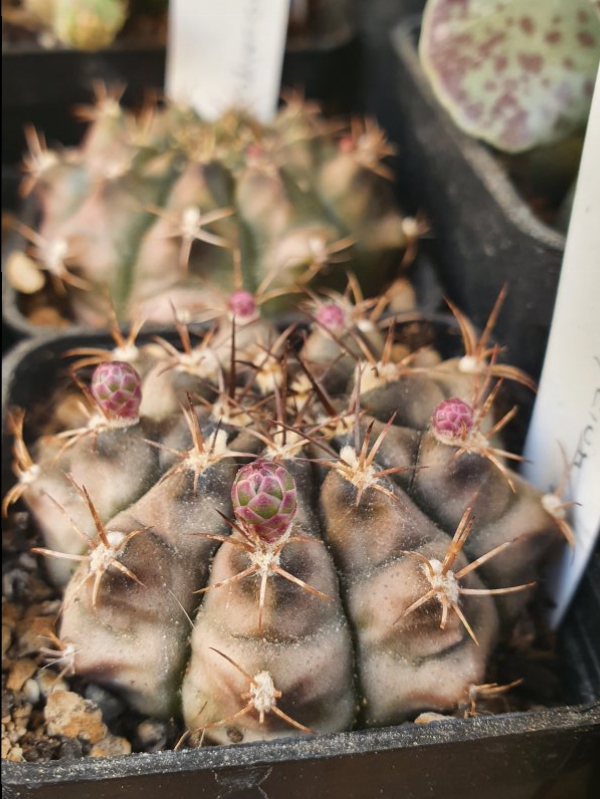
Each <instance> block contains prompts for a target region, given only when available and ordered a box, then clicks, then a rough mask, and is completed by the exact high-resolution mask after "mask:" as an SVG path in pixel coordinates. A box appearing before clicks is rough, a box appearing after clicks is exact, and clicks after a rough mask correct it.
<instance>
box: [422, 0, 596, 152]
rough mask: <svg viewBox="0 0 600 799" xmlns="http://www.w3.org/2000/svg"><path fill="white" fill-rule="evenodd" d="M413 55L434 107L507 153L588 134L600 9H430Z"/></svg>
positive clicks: (462, 4)
mask: <svg viewBox="0 0 600 799" xmlns="http://www.w3.org/2000/svg"><path fill="white" fill-rule="evenodd" d="M419 54H420V57H421V62H422V64H423V68H424V70H425V72H426V74H427V76H428V78H429V81H430V83H431V86H432V88H433V90H434V92H435V93H436V95H437V97H438V99H439V101H440V102H441V103H442V105H444V107H445V108H446V109H447V111H448V112H449V113H450V115H451V116H452V118H453V119H454V121H455V123H456V124H457V125H458V126H459V127H460V128H462V129H463V130H464V131H466V132H467V133H469V134H470V135H472V136H476V137H477V138H480V139H483V140H485V141H487V142H489V143H490V144H492V145H493V146H495V147H497V148H498V149H500V150H504V151H506V152H522V151H525V150H528V149H530V148H532V147H535V146H537V145H540V144H549V143H551V142H555V141H559V140H560V139H562V138H564V137H565V136H567V135H568V134H569V133H571V132H573V131H575V130H577V129H578V128H580V127H583V126H584V125H585V122H586V120H587V116H588V113H589V108H590V103H591V99H592V93H593V90H594V82H595V78H596V73H597V70H598V62H599V60H600V0H428V3H427V6H426V8H425V13H424V16H423V25H422V32H421V39H420V42H419Z"/></svg>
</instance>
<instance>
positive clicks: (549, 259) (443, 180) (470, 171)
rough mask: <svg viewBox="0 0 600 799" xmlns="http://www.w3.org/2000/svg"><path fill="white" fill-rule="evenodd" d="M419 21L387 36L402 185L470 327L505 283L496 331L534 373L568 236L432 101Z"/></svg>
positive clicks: (537, 369)
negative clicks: (426, 221) (427, 224)
mask: <svg viewBox="0 0 600 799" xmlns="http://www.w3.org/2000/svg"><path fill="white" fill-rule="evenodd" d="M419 25H420V17H418V16H417V17H414V16H410V17H408V18H407V19H406V20H405V21H404V22H402V23H401V24H400V25H399V26H398V27H397V28H396V29H395V30H394V32H393V37H392V38H393V47H394V49H395V63H394V65H393V66H394V72H393V76H392V80H393V82H394V84H393V85H394V105H393V116H394V117H395V119H394V120H393V122H392V123H391V124H390V132H391V133H392V135H394V136H396V137H397V138H398V140H399V143H400V146H401V151H402V165H403V170H404V173H405V174H404V180H403V185H407V187H408V190H409V191H411V192H412V193H413V198H414V202H415V203H416V204H417V205H418V206H421V207H422V208H423V209H424V210H425V212H426V213H427V214H428V216H429V217H430V219H431V221H432V224H433V230H434V231H435V239H434V241H433V242H432V247H433V248H434V250H435V253H436V261H437V262H438V263H439V266H440V270H441V279H442V282H443V283H444V285H445V287H446V290H447V292H448V294H449V296H450V297H452V298H453V299H454V300H455V301H456V302H457V303H458V304H459V305H460V306H461V307H462V309H463V310H464V311H465V312H466V313H467V314H468V315H469V316H470V318H471V319H472V320H473V322H474V323H475V324H476V325H478V326H480V327H481V326H483V324H484V323H485V320H486V317H487V315H488V314H489V311H490V309H491V307H492V306H493V304H494V301H495V299H496V297H497V296H498V294H499V292H500V290H501V288H502V286H503V285H504V284H505V283H506V284H508V287H509V293H508V297H507V299H506V302H505V306H504V310H503V312H502V315H501V317H500V319H499V322H498V325H497V327H496V333H497V336H498V338H499V339H500V340H501V341H502V342H503V343H504V344H505V345H507V347H508V348H509V352H510V359H511V362H512V363H514V364H515V365H516V366H519V367H521V368H522V369H524V370H525V371H527V372H529V373H530V374H531V375H532V376H533V377H537V376H539V373H540V370H541V365H542V362H543V355H544V352H545V347H546V343H547V338H548V331H549V327H550V322H551V319H552V313H553V309H554V301H555V298H556V289H557V284H558V277H559V273H560V267H561V263H562V258H563V252H564V246H565V237H564V236H563V235H562V234H561V233H558V232H557V231H555V230H553V229H552V228H550V227H548V226H547V225H545V224H543V223H542V222H540V221H539V220H538V219H537V218H536V217H535V216H534V214H533V213H532V211H531V210H530V208H529V206H528V205H527V204H526V202H525V201H524V200H523V199H522V198H521V197H520V195H519V194H518V193H517V191H516V189H515V188H514V186H513V184H512V183H511V181H510V179H509V178H508V176H507V174H506V172H505V171H504V169H503V168H502V166H501V165H500V163H499V162H498V160H497V159H496V158H495V157H494V155H493V154H492V152H491V150H490V149H488V148H487V147H485V146H484V145H482V144H480V143H479V142H478V141H476V140H475V139H472V138H470V137H468V136H466V135H465V134H463V133H462V132H461V131H460V130H459V129H458V128H457V127H456V126H455V124H454V123H453V121H452V119H451V118H450V116H449V115H448V114H447V113H446V111H445V110H444V109H443V108H442V106H441V105H440V104H439V103H438V101H437V100H436V98H435V96H434V94H433V92H432V90H431V88H430V86H429V83H428V80H427V78H426V76H425V74H424V72H423V70H422V68H421V65H420V62H419V56H418V52H417V40H418V33H419ZM391 116H392V113H389V114H388V119H389V118H390V117H391Z"/></svg>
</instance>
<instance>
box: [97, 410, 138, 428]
mask: <svg viewBox="0 0 600 799" xmlns="http://www.w3.org/2000/svg"><path fill="white" fill-rule="evenodd" d="M139 421H140V417H139V416H124V417H121V416H111V417H110V418H109V419H107V418H106V417H105V416H103V415H102V414H101V413H95V414H94V415H93V416H91V417H90V420H89V421H88V424H87V426H88V430H93V431H95V432H97V433H100V432H102V431H103V430H125V429H126V428H128V427H133V425H136V424H138V423H139Z"/></svg>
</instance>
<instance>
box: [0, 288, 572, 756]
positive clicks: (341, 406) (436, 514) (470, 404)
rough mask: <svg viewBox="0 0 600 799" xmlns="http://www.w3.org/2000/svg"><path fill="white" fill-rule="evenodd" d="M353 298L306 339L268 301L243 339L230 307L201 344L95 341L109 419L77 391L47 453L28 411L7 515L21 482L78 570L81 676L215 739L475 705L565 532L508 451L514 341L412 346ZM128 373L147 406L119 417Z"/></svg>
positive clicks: (70, 628)
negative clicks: (491, 348) (506, 356)
mask: <svg viewBox="0 0 600 799" xmlns="http://www.w3.org/2000/svg"><path fill="white" fill-rule="evenodd" d="M348 296H349V295H345V298H342V299H340V297H336V295H329V297H327V298H323V299H322V300H321V299H319V298H315V301H318V302H321V301H322V302H323V304H324V305H323V307H325V308H326V311H325V312H324V313H323V314H321V315H322V316H324V317H325V318H324V319H323V318H321V319H317V316H318V314H315V313H314V308H313V309H312V310H311V313H310V315H311V318H312V319H313V320H314V321H313V322H312V323H311V329H310V330H309V331H308V334H307V335H306V336H304V337H301V338H300V339H299V340H294V342H293V341H292V340H291V339H290V340H289V341H288V338H289V336H290V332H289V331H286V332H285V333H284V334H280V333H279V331H277V330H275V328H274V327H271V326H269V325H266V324H265V323H263V321H262V317H261V315H260V311H258V312H257V316H256V318H255V310H256V309H252V319H253V321H252V322H251V323H250V324H248V325H247V326H246V327H245V328H244V331H245V333H244V336H243V337H242V338H243V339H244V341H243V357H238V355H239V351H238V350H237V349H236V347H235V343H234V342H235V340H236V330H235V329H234V328H235V324H234V323H233V322H232V318H231V316H230V315H229V312H228V311H226V312H224V313H223V314H222V315H221V316H220V317H219V318H218V319H217V326H216V328H214V329H212V330H211V332H210V333H209V334H208V336H207V337H205V338H204V339H203V340H200V341H198V342H197V343H194V342H192V341H191V339H190V337H189V335H188V333H187V330H186V329H185V327H184V326H182V325H179V330H180V335H181V339H182V349H183V351H179V350H177V349H175V348H174V347H172V345H170V344H167V343H166V342H162V343H151V344H137V345H136V344H135V342H133V341H129V342H128V343H127V342H123V341H122V340H120V341H117V344H118V346H117V347H116V348H115V350H114V351H110V350H106V351H100V352H98V351H95V352H92V351H83V350H82V351H79V352H76V353H75V355H79V356H80V357H81V356H83V357H81V360H80V361H79V365H80V366H82V370H80V378H79V382H80V384H83V386H84V387H85V384H86V382H87V379H85V380H84V376H85V374H86V373H85V371H84V370H85V369H89V368H90V365H91V366H93V365H94V364H95V363H98V362H100V365H98V366H96V367H95V369H96V371H95V372H94V373H93V374H92V376H91V386H92V390H91V392H88V393H87V394H86V396H87V401H88V404H89V405H90V421H88V422H87V424H86V423H85V421H83V422H82V420H81V411H80V410H74V409H75V408H76V405H75V404H74V403H73V401H72V391H71V389H69V390H68V392H67V393H66V394H65V393H64V392H65V390H64V389H62V392H63V393H61V394H58V395H57V396H56V397H55V400H54V403H53V408H54V410H53V412H52V413H53V415H52V419H51V420H49V424H48V428H49V429H50V430H52V431H53V434H52V435H46V436H42V437H39V438H38V439H37V441H35V443H34V445H32V448H31V451H29V450H28V449H27V448H26V446H25V444H24V443H23V415H22V414H18V413H16V414H15V415H14V416H13V430H14V433H15V439H16V444H15V473H16V475H17V477H18V478H19V480H18V482H17V484H16V485H15V487H13V489H11V491H10V492H9V495H8V496H7V498H6V500H5V510H6V509H7V508H8V506H9V505H10V504H12V503H13V502H15V501H17V500H19V499H21V500H22V501H23V502H24V503H25V505H26V506H27V507H28V508H29V511H30V513H31V515H32V517H33V518H34V519H35V521H36V522H37V524H38V526H39V528H40V530H41V533H42V535H43V536H44V539H45V546H44V547H42V548H39V549H38V550H37V551H39V552H41V553H42V554H43V555H46V556H47V557H48V562H49V563H51V564H63V563H66V564H71V565H73V564H75V565H76V568H75V571H74V572H73V573H72V576H71V577H70V580H69V582H68V584H67V586H66V590H65V600H64V605H63V610H62V614H61V620H60V631H59V634H60V637H61V639H62V641H63V642H65V645H67V644H70V645H72V647H73V648H74V651H75V653H76V654H75V656H74V668H75V671H76V673H77V674H79V675H81V676H82V677H85V678H86V679H89V680H92V681H95V682H98V683H101V684H104V685H106V686H108V687H110V688H112V689H114V690H117V691H119V692H121V693H122V694H123V695H124V696H125V697H126V698H127V700H128V701H129V703H130V704H131V705H132V706H133V707H134V708H136V709H138V710H140V711H142V712H144V713H147V714H149V715H152V716H158V717H169V716H171V715H173V714H175V715H178V716H180V717H182V718H183V719H184V721H185V723H186V725H187V727H188V728H189V729H191V730H197V729H201V730H204V733H205V736H206V738H207V739H208V740H212V741H214V742H219V743H231V742H239V741H253V740H262V739H271V738H278V737H282V736H290V735H307V734H311V733H323V732H330V731H333V730H343V729H350V728H352V727H353V726H355V725H357V724H358V725H363V726H364V725H384V724H393V723H398V722H402V721H404V720H407V719H413V718H415V717H416V716H417V715H418V714H419V713H420V712H422V711H426V710H429V711H437V712H452V711H454V710H455V709H456V708H457V707H458V706H460V705H461V703H464V702H465V701H467V700H468V696H469V691H470V689H471V688H472V686H474V685H479V684H482V683H484V682H485V680H486V675H487V674H488V669H489V666H490V663H491V661H492V656H493V653H494V650H495V648H496V647H497V646H498V644H499V643H501V642H502V641H506V640H507V639H508V638H509V637H510V635H511V631H512V629H513V627H514V624H515V623H516V621H517V620H519V619H520V618H521V616H522V615H523V613H525V612H527V606H528V604H529V602H530V601H531V599H532V597H533V596H534V595H535V581H536V580H537V579H538V577H539V575H540V570H541V568H542V566H543V564H544V561H545V559H546V557H547V555H548V552H549V550H550V549H551V548H552V547H554V546H555V545H556V544H557V543H559V542H560V541H561V538H562V535H561V532H562V531H563V530H562V526H561V525H562V524H563V522H562V521H561V520H560V519H558V518H555V517H554V516H553V515H552V514H551V513H550V512H548V510H546V509H545V508H548V507H551V503H548V502H545V501H543V497H542V496H541V494H540V493H539V492H538V491H537V490H535V489H534V488H533V487H532V486H530V485H528V484H527V483H526V482H525V481H524V480H523V479H521V478H520V477H519V476H518V475H517V474H516V473H515V472H514V471H512V470H511V469H510V468H509V467H508V465H507V463H508V461H507V458H510V457H511V454H510V453H506V452H504V451H503V450H502V449H501V444H500V442H499V433H500V432H501V428H502V427H503V426H504V424H506V423H507V422H508V421H509V418H510V417H511V416H512V412H511V414H508V415H507V417H505V418H504V419H502V420H498V419H495V418H494V417H495V401H496V394H497V390H498V385H499V384H498V382H497V381H496V378H495V372H496V371H497V370H498V369H500V368H501V367H498V366H497V365H496V364H495V362H494V355H493V353H492V355H491V360H490V354H489V353H482V352H480V354H479V356H480V361H479V363H480V365H481V368H477V369H472V368H469V369H468V370H464V369H463V370H461V369H460V368H459V366H457V364H460V363H461V360H460V359H453V360H452V361H447V362H442V361H441V360H440V358H439V357H432V356H428V357H427V358H423V357H422V353H421V354H420V356H419V357H420V360H417V359H416V358H415V359H414V360H411V358H412V356H411V357H409V358H408V359H407V358H406V357H405V356H404V355H402V358H401V360H400V361H398V360H395V356H394V355H393V349H392V340H393V336H392V335H388V336H387V338H386V335H384V334H383V333H382V332H381V331H380V330H379V328H378V326H377V323H376V320H374V319H373V318H369V319H366V318H365V313H366V310H365V307H364V305H361V302H362V300H360V299H357V300H356V302H354V303H353V302H352V301H351V300H350V299H348ZM332 300H333V301H335V302H338V303H340V309H341V310H335V309H333V308H332V307H331V302H330V301H332ZM342 300H343V301H342ZM328 303H329V305H328ZM344 303H345V304H344ZM463 321H464V320H463ZM465 329H466V328H465ZM253 331H254V332H253ZM338 334H341V335H338ZM467 338H468V337H467ZM359 339H360V343H358V342H359ZM286 341H287V346H286ZM126 344H127V346H125V345H126ZM213 345H214V346H215V347H216V348H217V350H218V352H217V353H215V352H214V351H213V349H212V347H213ZM469 346H470V345H469ZM467 349H469V347H467ZM471 349H472V348H471ZM227 350H229V358H226V357H225V356H226V352H227ZM123 353H128V354H129V356H130V358H131V361H130V362H129V364H130V365H129V367H127V364H125V365H123ZM401 354H402V353H401ZM341 362H342V363H343V364H344V366H343V368H341V369H339V368H338V369H337V370H336V367H337V366H339V364H340V363H341ZM132 363H135V364H136V365H137V366H136V367H135V368H134V366H133V365H132ZM126 367H127V368H126ZM138 367H139V368H138ZM502 369H504V367H502ZM211 370H212V371H211ZM158 373H160V380H159V378H158V377H157V374H158ZM107 375H108V377H107ZM132 375H137V378H136V379H133V382H132V377H131V376H132ZM317 375H318V376H319V379H318V380H317ZM512 376H515V377H517V379H519V378H520V375H519V374H518V373H516V372H515V373H514V375H512ZM184 377H185V380H183V378H184ZM182 380H183V382H182ZM124 382H125V383H126V384H127V392H128V397H129V398H131V397H135V398H136V402H137V401H138V400H139V399H140V397H139V396H138V395H140V394H141V401H140V402H139V403H138V404H139V408H138V410H139V415H138V416H136V417H135V418H129V419H128V422H129V423H128V424H126V425H123V420H122V419H117V420H116V421H115V420H114V419H113V418H112V416H111V415H109V414H107V415H104V416H102V415H100V417H98V407H100V408H101V409H102V408H110V409H112V408H113V405H114V403H113V400H114V399H115V397H114V396H112V395H111V392H112V393H113V394H118V395H119V399H120V400H123V385H124ZM98 386H101V387H102V391H101V390H100V389H99V388H98ZM107 386H108V388H107ZM157 387H160V389H159V391H160V394H161V396H160V397H157V396H155V392H157ZM94 397H96V405H94V404H93V398H94ZM165 398H166V399H165ZM57 431H58V432H57ZM61 448H62V449H63V451H62V453H61V454H59V455H58V457H57V452H59V451H60V449H61ZM115 453H118V457H117V458H116V457H115ZM49 509H50V510H51V511H52V512H51V513H48V510H49ZM65 576H66V575H65V573H64V571H63V573H62V574H61V575H60V577H61V578H62V579H63V581H64V579H65Z"/></svg>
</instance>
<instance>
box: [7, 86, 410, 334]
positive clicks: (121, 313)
mask: <svg viewBox="0 0 600 799" xmlns="http://www.w3.org/2000/svg"><path fill="white" fill-rule="evenodd" d="M118 100H119V98H118V94H115V93H110V92H108V91H107V90H106V89H105V88H103V87H98V90H97V101H96V105H95V106H94V107H93V108H91V109H83V110H82V111H81V112H80V113H81V115H82V117H83V118H85V119H87V120H90V121H91V123H92V124H91V125H90V127H89V129H88V132H87V135H86V137H85V139H84V141H83V143H82V144H81V146H80V147H79V148H77V149H69V150H64V151H62V152H59V151H51V150H48V149H47V148H46V146H45V143H44V141H43V138H41V137H38V135H37V134H36V133H35V132H34V131H33V130H29V131H28V141H29V149H30V153H29V156H28V157H27V158H26V159H25V170H26V171H27V173H28V175H27V177H26V179H25V182H24V185H23V189H24V191H25V192H26V193H29V192H34V194H35V197H36V199H37V204H38V205H39V208H40V211H41V220H40V223H39V225H38V226H37V227H36V229H35V230H33V229H31V228H29V227H28V226H25V225H23V224H20V223H19V224H18V225H17V228H18V230H19V231H20V233H21V234H22V235H23V236H24V238H25V239H26V241H27V242H28V249H26V252H25V253H23V252H15V253H13V255H12V256H11V257H9V259H8V263H7V274H8V278H9V280H10V281H11V283H12V284H13V286H14V287H15V288H16V289H17V291H18V292H19V299H20V303H21V307H22V308H23V309H24V311H25V314H26V315H27V316H28V317H29V318H30V319H31V320H32V321H33V322H34V323H39V324H48V323H50V324H52V323H57V322H58V321H60V319H61V316H60V315H58V314H59V311H60V314H62V316H63V317H64V316H66V317H68V318H69V319H71V320H72V321H75V322H78V323H80V324H84V325H89V326H92V327H101V326H105V325H106V323H107V319H108V318H109V313H110V311H109V308H110V303H111V302H112V304H113V306H114V308H115V310H116V313H117V316H118V317H119V319H120V320H121V321H124V320H128V321H131V320H135V319H139V318H143V319H145V320H147V321H149V322H157V323H166V324H170V322H171V320H172V307H173V305H175V306H176V307H177V308H178V310H179V312H180V314H182V318H183V317H185V318H186V319H187V320H190V319H191V320H196V319H200V318H205V317H206V315H207V314H209V313H210V312H211V311H214V310H215V309H217V310H218V309H219V308H220V306H221V305H222V304H223V295H225V302H227V300H228V296H229V295H230V294H232V292H236V294H235V296H236V297H237V299H236V300H235V305H236V307H235V313H236V314H239V313H240V312H241V311H242V308H241V307H240V302H241V301H242V300H244V302H245V304H246V306H247V304H248V299H250V300H251V301H254V300H253V296H254V295H256V296H257V297H260V298H261V299H260V301H261V303H268V304H269V308H270V309H271V310H277V309H278V308H279V309H281V307H282V306H283V304H284V302H286V301H285V300H284V298H283V297H282V294H283V295H285V296H287V297H288V299H287V306H288V307H289V305H290V303H291V300H290V294H289V292H290V290H291V289H292V288H293V287H295V286H297V284H298V283H299V281H300V278H301V282H302V285H306V284H307V283H308V282H310V281H312V280H313V279H314V280H316V281H318V282H328V283H329V284H330V285H332V286H333V287H338V288H341V287H343V285H344V282H345V273H344V268H346V267H349V268H351V269H352V270H353V271H354V272H355V273H356V274H357V276H358V277H359V279H360V280H361V282H362V283H363V285H364V286H365V288H366V290H368V291H369V292H370V293H375V292H376V291H379V290H381V288H382V286H383V284H384V282H385V281H386V279H387V277H388V271H389V268H390V267H391V268H395V267H396V266H397V264H398V263H399V261H400V257H401V254H402V252H404V253H405V255H406V257H407V258H408V259H410V258H411V257H412V256H413V255H414V244H415V240H416V238H417V237H418V236H419V234H420V233H421V232H422V230H423V229H424V228H423V225H422V224H421V223H420V222H418V221H415V220H412V219H410V218H406V219H404V218H403V217H402V216H401V214H400V212H399V210H398V208H397V207H396V204H395V200H394V197H393V190H392V186H391V184H390V180H389V179H390V177H391V172H390V170H389V168H388V167H387V166H385V164H384V163H383V161H384V159H385V158H386V157H387V156H389V155H391V154H392V152H393V148H392V147H391V146H390V145H389V144H388V143H387V142H386V140H385V137H384V135H383V133H382V131H381V130H380V129H379V128H378V127H377V126H376V125H375V123H374V122H371V121H369V120H366V121H364V122H361V121H359V120H353V121H352V124H351V126H350V129H349V130H348V129H346V127H345V126H340V125H337V124H334V123H332V122H331V121H327V120H325V119H324V118H323V117H322V116H321V114H320V112H319V109H318V107H316V106H315V105H314V104H313V103H306V102H304V101H303V100H301V98H299V97H298V96H296V95H293V96H289V97H288V101H287V104H286V105H285V106H284V107H283V109H282V110H281V111H280V112H279V113H278V115H277V117H276V118H275V120H274V121H273V123H272V124H269V125H265V126H263V125H261V124H259V123H258V122H257V121H256V120H254V119H253V118H252V117H251V116H250V115H249V114H247V113H246V112H244V111H241V110H232V111H230V112H228V113H226V114H225V115H224V116H223V117H222V118H221V119H219V120H218V121H216V122H214V123H208V122H205V121H203V120H201V119H200V118H199V117H198V116H197V115H196V114H195V113H194V112H193V111H192V110H190V109H188V108H184V107H181V106H178V105H175V104H171V105H167V106H166V107H165V108H159V107H155V106H148V107H147V108H145V109H144V110H143V111H142V112H141V113H140V114H139V115H138V116H135V115H134V114H133V113H131V112H129V111H126V110H124V109H123V108H122V107H121V106H120V104H119V101H118ZM244 298H245V299H244ZM231 302H233V299H232V300H231ZM49 307H50V311H49ZM231 307H232V308H233V306H231ZM52 309H54V310H53V311H52ZM247 310H248V309H247V307H246V311H247ZM64 321H65V320H64V318H62V322H63V323H64Z"/></svg>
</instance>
